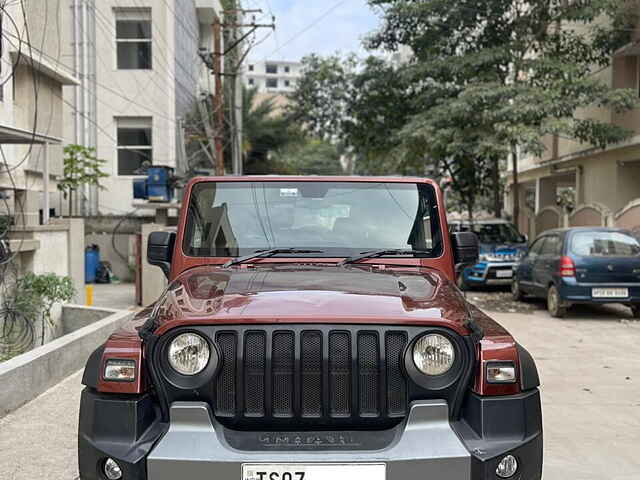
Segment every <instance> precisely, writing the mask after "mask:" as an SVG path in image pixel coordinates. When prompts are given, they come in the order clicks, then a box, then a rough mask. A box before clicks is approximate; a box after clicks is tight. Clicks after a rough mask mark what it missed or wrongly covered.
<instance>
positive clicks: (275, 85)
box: [267, 78, 278, 88]
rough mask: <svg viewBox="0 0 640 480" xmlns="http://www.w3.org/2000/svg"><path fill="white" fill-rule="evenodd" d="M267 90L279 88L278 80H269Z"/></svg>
mask: <svg viewBox="0 0 640 480" xmlns="http://www.w3.org/2000/svg"><path fill="white" fill-rule="evenodd" d="M267 88H278V79H277V78H267Z"/></svg>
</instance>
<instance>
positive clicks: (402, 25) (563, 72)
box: [368, 0, 636, 222]
mask: <svg viewBox="0 0 640 480" xmlns="http://www.w3.org/2000/svg"><path fill="white" fill-rule="evenodd" d="M369 3H370V4H371V5H372V6H373V7H377V8H381V9H382V11H383V12H384V18H383V26H382V28H381V29H380V30H379V31H378V32H376V33H375V34H373V35H372V36H371V37H370V39H369V41H368V46H369V47H371V48H379V47H382V48H385V49H387V50H395V49H397V48H398V47H399V46H400V45H408V46H410V47H411V48H412V49H413V52H414V54H415V60H414V62H412V64H411V65H409V66H408V67H407V69H406V71H405V73H406V75H408V76H409V79H410V84H411V90H412V92H413V94H414V95H413V97H414V102H415V104H416V105H420V107H421V108H420V110H419V111H418V112H417V113H415V114H414V115H413V116H412V118H411V119H410V121H409V122H408V123H407V124H406V125H405V127H404V128H403V129H402V130H401V135H400V137H401V138H402V143H403V146H404V149H405V151H411V147H412V145H415V144H416V143H419V144H420V143H421V144H422V145H423V146H424V147H425V148H426V151H427V152H429V153H430V154H436V155H437V156H438V157H439V158H450V157H451V156H452V155H455V154H456V153H459V152H465V157H464V158H468V157H467V156H469V158H471V159H475V161H476V162H478V161H479V160H480V159H484V160H491V161H492V162H499V161H500V160H501V159H506V158H507V157H508V156H510V157H511V159H512V164H513V176H514V208H513V220H514V221H515V222H517V221H518V217H519V195H518V156H519V155H521V154H532V155H540V154H541V153H542V152H543V151H544V148H545V147H544V144H543V137H544V136H545V135H558V136H563V137H567V138H571V139H575V140H578V141H580V142H583V143H586V144H591V145H595V146H598V147H605V146H607V145H609V144H612V143H616V142H619V141H621V140H623V139H625V138H626V137H627V136H628V135H629V134H630V132H628V131H626V130H624V129H623V128H620V127H617V126H615V125H612V124H610V123H605V122H600V121H598V120H597V119H594V118H581V117H579V116H578V114H577V112H579V111H581V110H584V109H586V108H593V107H599V108H604V109H609V110H613V111H616V112H621V111H625V110H628V109H630V108H632V107H633V106H634V105H635V95H634V93H633V92H631V91H627V90H614V89H612V88H611V87H610V86H609V85H607V84H605V83H603V82H602V81H600V80H599V79H598V78H597V77H595V76H594V71H596V70H597V69H601V68H604V67H607V66H608V65H609V64H610V62H611V58H612V55H613V53H614V52H615V50H616V49H618V48H619V47H621V46H623V45H624V44H625V43H626V42H628V40H629V37H630V32H631V30H632V26H633V25H634V23H635V20H636V16H635V15H634V14H633V13H632V12H633V10H631V9H629V4H630V2H625V1H620V0H591V1H588V2H569V1H568V0H485V1H483V2H481V3H479V2H478V1H477V0H458V1H456V2H451V1H449V0H428V1H422V2H415V1H410V0H369ZM493 169H494V170H495V163H494V166H493Z"/></svg>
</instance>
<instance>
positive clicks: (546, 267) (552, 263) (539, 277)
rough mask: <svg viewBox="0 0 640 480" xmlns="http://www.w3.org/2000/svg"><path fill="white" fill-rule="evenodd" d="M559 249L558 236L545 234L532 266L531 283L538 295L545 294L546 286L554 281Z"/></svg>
mask: <svg viewBox="0 0 640 480" xmlns="http://www.w3.org/2000/svg"><path fill="white" fill-rule="evenodd" d="M560 250H561V242H560V236H559V235H557V234H552V235H547V236H546V237H545V242H544V244H543V245H542V249H541V250H540V255H538V256H537V258H536V261H535V264H534V266H533V283H534V285H535V289H536V294H538V295H540V296H546V294H547V288H548V287H549V285H550V284H551V283H553V281H554V273H555V272H556V271H557V270H558V262H559V261H560Z"/></svg>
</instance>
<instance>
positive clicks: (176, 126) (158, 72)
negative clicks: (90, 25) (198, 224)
mask: <svg viewBox="0 0 640 480" xmlns="http://www.w3.org/2000/svg"><path fill="white" fill-rule="evenodd" d="M220 11H221V7H220V4H219V2H214V1H210V0H206V1H205V0H174V1H169V2H167V1H164V0H163V1H159V0H101V1H99V2H96V3H95V19H96V41H95V45H96V52H95V55H96V78H97V81H96V84H97V85H96V123H97V125H96V127H97V135H96V137H97V145H96V146H97V151H98V156H99V157H100V158H102V159H104V160H106V161H107V164H106V170H107V173H108V174H109V175H110V176H109V178H106V179H105V180H104V181H103V185H104V187H105V191H103V192H98V204H97V206H96V207H97V212H98V213H100V214H105V215H118V214H120V215H121V214H124V213H126V212H129V211H131V210H132V203H133V188H132V182H133V180H134V179H135V178H138V177H139V176H140V175H141V173H142V170H143V168H144V167H145V166H146V165H161V166H169V167H174V168H176V167H178V168H180V161H181V159H180V157H181V152H182V151H183V150H182V145H181V142H182V141H183V138H184V135H183V130H182V129H183V122H184V120H185V117H186V116H187V115H188V114H189V113H190V112H192V111H194V110H195V108H196V106H197V102H198V101H199V100H200V99H201V93H202V92H203V91H209V92H210V91H211V90H212V85H211V83H212V82H211V81H207V74H206V67H205V65H204V63H203V62H202V60H201V58H200V57H199V55H198V50H199V48H200V47H203V48H205V49H207V50H212V33H211V23H212V22H213V19H214V18H215V16H216V15H218V14H219V12H220Z"/></svg>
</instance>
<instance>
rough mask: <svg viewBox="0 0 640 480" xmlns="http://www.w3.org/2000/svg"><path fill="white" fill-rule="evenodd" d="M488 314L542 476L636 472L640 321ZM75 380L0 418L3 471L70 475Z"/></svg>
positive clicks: (624, 477) (597, 478) (548, 479)
mask: <svg viewBox="0 0 640 480" xmlns="http://www.w3.org/2000/svg"><path fill="white" fill-rule="evenodd" d="M493 315H494V317H495V318H496V319H497V320H498V321H500V322H501V323H503V324H504V325H505V326H506V327H507V328H508V329H509V330H510V331H511V332H512V333H513V334H514V335H515V336H516V337H517V338H518V340H519V341H520V342H521V343H522V344H523V345H525V346H526V347H527V348H528V349H529V350H530V351H531V353H532V354H533V355H534V357H535V358H536V360H537V362H538V366H539V368H540V373H541V376H542V380H543V383H544V386H543V408H544V421H545V470H544V472H545V473H544V478H545V480H568V479H571V480H604V479H606V480H638V479H640V454H639V450H640V322H633V321H631V320H630V319H628V318H627V317H628V312H626V311H625V310H623V309H609V308H600V309H588V308H587V309H581V310H578V311H576V312H575V313H574V314H573V315H572V316H571V318H570V319H568V320H556V319H552V318H550V317H549V316H548V315H547V313H546V312H542V311H536V312H534V313H533V314H522V313H495V314H493ZM80 378H81V375H80V372H78V373H77V374H75V375H72V376H71V377H69V378H68V379H67V380H65V381H64V382H62V383H61V384H59V385H58V386H56V387H55V388H53V389H51V390H49V391H48V392H46V393H45V394H43V395H42V396H40V397H38V398H37V399H36V400H34V401H33V402H31V403H29V404H27V405H26V406H24V407H22V408H21V409H19V410H18V411H16V412H14V413H13V414H11V415H8V416H7V417H5V418H3V419H0V479H2V480H34V479H51V480H73V479H75V478H76V477H77V468H76V461H77V459H76V438H75V435H76V428H77V415H78V411H77V408H78V401H79V396H80V390H81V386H80Z"/></svg>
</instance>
